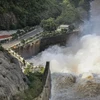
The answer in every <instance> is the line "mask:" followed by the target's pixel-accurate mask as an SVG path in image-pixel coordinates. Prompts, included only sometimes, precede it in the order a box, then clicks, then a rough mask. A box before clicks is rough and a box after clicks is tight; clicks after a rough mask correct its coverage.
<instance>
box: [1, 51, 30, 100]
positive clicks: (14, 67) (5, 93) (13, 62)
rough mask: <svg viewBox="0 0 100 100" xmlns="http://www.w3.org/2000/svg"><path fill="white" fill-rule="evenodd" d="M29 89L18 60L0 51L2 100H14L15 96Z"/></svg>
mask: <svg viewBox="0 0 100 100" xmlns="http://www.w3.org/2000/svg"><path fill="white" fill-rule="evenodd" d="M27 88H28V85H27V78H26V76H25V75H24V74H23V73H22V71H21V68H20V64H19V62H18V61H17V59H15V58H13V57H12V56H10V55H9V54H8V52H6V51H4V52H2V51H0V100H13V98H12V97H13V96H14V95H15V94H17V93H19V92H21V91H23V90H25V89H27Z"/></svg>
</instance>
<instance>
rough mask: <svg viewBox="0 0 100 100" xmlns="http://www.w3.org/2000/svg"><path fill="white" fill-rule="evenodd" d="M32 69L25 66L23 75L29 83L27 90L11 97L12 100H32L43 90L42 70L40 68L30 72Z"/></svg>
mask: <svg viewBox="0 0 100 100" xmlns="http://www.w3.org/2000/svg"><path fill="white" fill-rule="evenodd" d="M32 69H33V67H32V66H31V65H29V66H27V68H25V71H24V73H25V74H26V76H27V78H28V80H29V83H28V86H29V88H28V89H27V90H25V91H24V92H22V93H20V94H17V95H16V96H14V97H13V99H14V100H33V99H34V98H36V97H37V96H39V95H40V93H41V92H42V90H43V73H44V68H43V67H40V68H39V70H38V71H35V72H34V73H33V72H32Z"/></svg>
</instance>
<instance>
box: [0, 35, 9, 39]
mask: <svg viewBox="0 0 100 100" xmlns="http://www.w3.org/2000/svg"><path fill="white" fill-rule="evenodd" d="M8 37H11V35H2V36H0V39H3V38H8Z"/></svg>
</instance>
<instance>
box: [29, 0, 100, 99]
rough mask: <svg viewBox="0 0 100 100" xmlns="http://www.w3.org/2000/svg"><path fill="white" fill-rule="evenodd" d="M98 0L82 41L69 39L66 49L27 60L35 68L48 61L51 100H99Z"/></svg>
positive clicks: (43, 53)
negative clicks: (50, 79) (50, 76)
mask: <svg viewBox="0 0 100 100" xmlns="http://www.w3.org/2000/svg"><path fill="white" fill-rule="evenodd" d="M99 5H100V0H94V1H93V2H92V3H91V10H90V14H91V18H90V20H89V21H86V22H85V24H84V26H82V27H81V28H82V32H83V33H84V32H85V34H83V35H82V36H81V37H77V36H76V37H71V38H70V40H69V43H68V44H67V45H66V46H65V47H61V46H57V45H56V46H52V47H49V48H48V49H46V50H45V51H43V52H42V53H40V54H38V55H37V56H36V57H33V58H31V59H28V60H29V61H30V62H34V64H35V65H44V64H45V62H46V61H50V68H51V74H52V90H51V98H50V100H100V19H99V18H100V6H99Z"/></svg>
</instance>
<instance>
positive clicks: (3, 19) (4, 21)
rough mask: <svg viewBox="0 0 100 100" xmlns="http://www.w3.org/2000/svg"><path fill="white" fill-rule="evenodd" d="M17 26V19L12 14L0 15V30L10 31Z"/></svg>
mask: <svg viewBox="0 0 100 100" xmlns="http://www.w3.org/2000/svg"><path fill="white" fill-rule="evenodd" d="M16 25H17V19H16V16H15V15H14V13H13V12H10V13H4V14H0V28H1V29H10V28H14V27H15V26H16Z"/></svg>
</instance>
